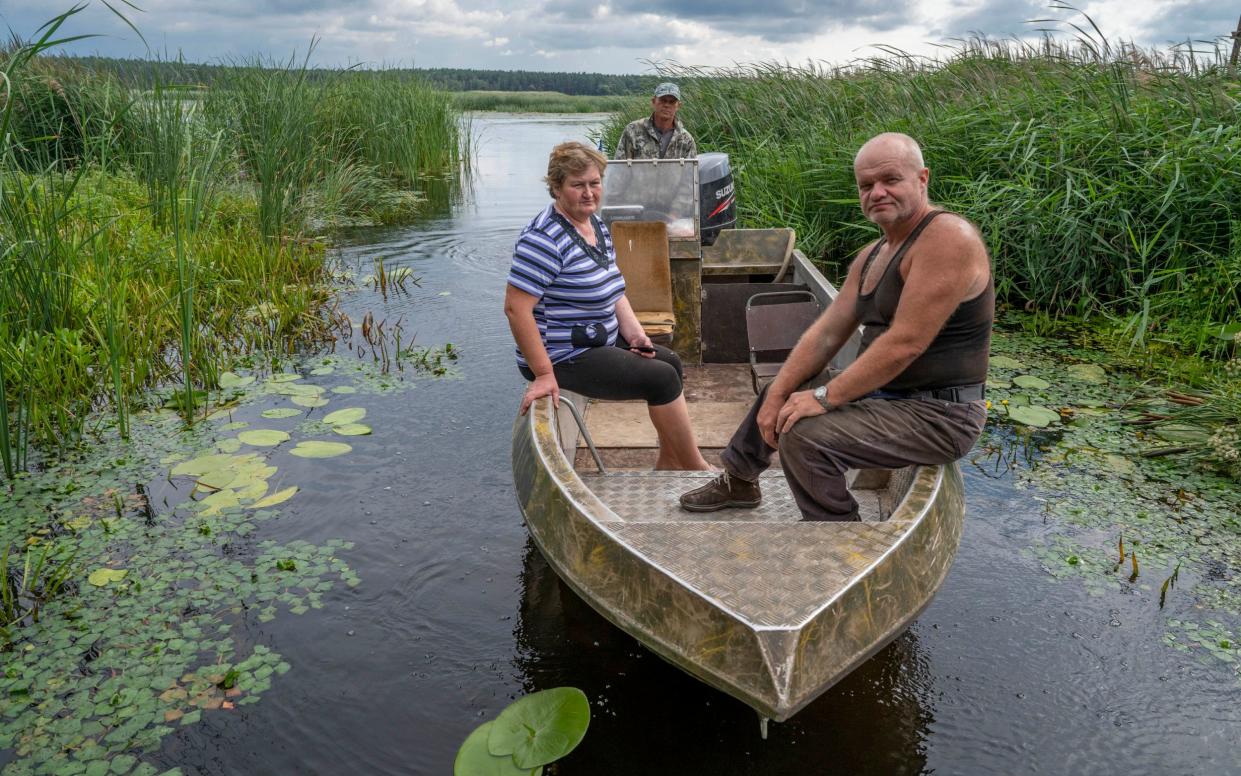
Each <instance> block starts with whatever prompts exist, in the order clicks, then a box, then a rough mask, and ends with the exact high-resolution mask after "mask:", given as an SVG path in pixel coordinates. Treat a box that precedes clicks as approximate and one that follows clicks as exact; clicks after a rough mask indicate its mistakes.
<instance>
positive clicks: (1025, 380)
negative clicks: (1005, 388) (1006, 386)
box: [1013, 375, 1051, 391]
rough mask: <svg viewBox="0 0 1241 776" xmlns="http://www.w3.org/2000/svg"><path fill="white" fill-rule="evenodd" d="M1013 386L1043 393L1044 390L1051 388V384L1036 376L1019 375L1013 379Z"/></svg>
mask: <svg viewBox="0 0 1241 776" xmlns="http://www.w3.org/2000/svg"><path fill="white" fill-rule="evenodd" d="M1013 385H1016V386H1020V387H1022V388H1028V389H1030V390H1032V391H1041V390H1042V389H1044V388H1050V387H1051V383H1049V382H1047V381H1046V380H1044V379H1043V378H1041V377H1037V376H1035V375H1017V376H1016V377H1014V378H1013Z"/></svg>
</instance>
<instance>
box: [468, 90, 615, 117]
mask: <svg viewBox="0 0 1241 776" xmlns="http://www.w3.org/2000/svg"><path fill="white" fill-rule="evenodd" d="M452 99H453V103H454V104H455V105H456V107H457V108H459V109H460V110H470V111H506V112H511V113H611V112H613V111H622V110H627V109H629V108H631V107H632V106H633V103H634V99H635V98H633V97H626V96H617V95H573V94H564V93H562V92H499V91H472V92H454V93H453V95H452Z"/></svg>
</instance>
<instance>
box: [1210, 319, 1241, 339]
mask: <svg viewBox="0 0 1241 776" xmlns="http://www.w3.org/2000/svg"><path fill="white" fill-rule="evenodd" d="M1208 331H1210V332H1211V333H1212V334H1214V335H1215V336H1216V337H1218V338H1220V339H1222V340H1228V341H1230V342H1231V341H1235V340H1236V339H1237V336H1238V335H1241V323H1226V324H1224V325H1223V326H1219V327H1214V326H1212V327H1211V328H1210V329H1208Z"/></svg>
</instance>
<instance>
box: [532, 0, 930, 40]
mask: <svg viewBox="0 0 1241 776" xmlns="http://www.w3.org/2000/svg"><path fill="white" fill-rule="evenodd" d="M610 5H611V11H612V16H613V17H619V18H624V17H626V16H635V15H638V14H654V15H658V16H663V17H667V18H675V19H680V20H685V21H694V22H702V23H706V24H710V25H712V26H718V27H720V29H721V30H723V31H726V32H728V33H730V34H733V35H756V36H758V37H761V38H765V39H767V40H769V41H772V42H785V41H793V40H804V39H807V38H811V37H814V36H815V35H816V34H818V33H820V32H823V31H824V30H827V29H830V28H833V27H842V26H847V25H858V26H865V27H870V28H871V29H873V30H876V31H883V30H889V29H893V28H895V27H899V26H901V25H903V24H905V23H906V22H907V21H908V20H909V18H910V14H911V6H912V3H911V0H893V1H892V2H891V3H885V4H883V5H882V7H881V8H879V9H877V7H876V6H877V5H878V4H876V3H873V2H868V0H769V2H763V3H756V2H754V0H709V1H708V2H702V0H614V2H612V3H611V4H610ZM597 7H598V4H597V3H595V2H589V0H549V1H548V2H547V3H546V4H545V5H544V6H543V8H544V10H545V11H546V12H548V13H552V14H557V15H559V16H561V17H563V18H582V19H588V18H590V15H591V14H592V13H593V12H594V10H595V9H596V8H597ZM609 31H610V30H609ZM648 32H649V30H648Z"/></svg>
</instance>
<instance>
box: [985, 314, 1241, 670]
mask: <svg viewBox="0 0 1241 776" xmlns="http://www.w3.org/2000/svg"><path fill="white" fill-rule="evenodd" d="M993 348H994V351H995V352H996V353H997V355H996V356H993V358H992V378H991V381H989V384H991V383H999V384H1001V387H998V388H997V387H994V386H992V387H991V388H990V390H989V398H990V399H991V401H992V410H993V415H992V417H991V423H989V425H988V428H987V430H986V431H985V432H984V435H983V438H982V439H981V440H980V443H979V445H978V446H977V447H976V448H975V451H974V453H973V454H972V456H971V458H970V459H969V463H971V464H973V465H976V466H979V467H980V468H982V469H984V470H985V471H987V472H988V473H991V472H993V471H995V470H996V469H997V467H999V466H1001V465H1002V466H1004V467H1007V468H1008V469H1009V470H1011V471H1012V472H1013V475H1014V477H1015V482H1016V484H1017V486H1018V487H1020V488H1023V489H1025V490H1027V491H1028V492H1030V494H1031V496H1032V497H1037V498H1038V500H1039V502H1040V504H1041V507H1042V511H1043V512H1044V514H1045V515H1046V519H1047V521H1048V524H1049V526H1050V527H1051V528H1050V530H1049V532H1048V533H1046V534H1045V535H1043V536H1042V538H1041V539H1040V542H1039V544H1037V545H1036V546H1033V547H1030V548H1027V549H1026V550H1025V551H1024V553H1025V554H1026V555H1027V556H1028V557H1031V558H1032V559H1035V560H1036V561H1037V562H1038V563H1039V564H1040V565H1041V566H1042V567H1043V568H1044V569H1045V570H1046V571H1047V573H1048V574H1050V575H1051V576H1053V577H1055V578H1057V579H1061V580H1066V581H1067V580H1075V581H1077V582H1079V583H1081V584H1083V585H1084V586H1085V588H1086V589H1087V591H1089V592H1090V593H1091V594H1092V595H1099V596H1106V595H1115V594H1117V593H1119V592H1121V591H1127V592H1130V593H1137V594H1138V595H1139V596H1140V600H1143V601H1145V602H1147V603H1148V604H1149V605H1150V606H1151V607H1152V608H1153V609H1155V610H1156V611H1162V612H1165V613H1167V616H1168V618H1169V619H1168V620H1167V621H1166V622H1167V624H1168V632H1169V633H1172V632H1179V631H1180V630H1183V629H1184V625H1183V624H1184V623H1194V622H1197V623H1199V625H1198V629H1199V630H1202V629H1207V630H1209V629H1210V627H1211V626H1210V625H1209V624H1208V623H1210V622H1219V621H1222V620H1226V619H1230V618H1237V617H1241V590H1238V589H1237V588H1236V586H1235V583H1234V582H1233V581H1232V580H1235V579H1237V578H1238V575H1241V488H1238V487H1237V486H1236V483H1235V482H1233V481H1231V480H1229V479H1228V478H1226V477H1222V476H1220V475H1218V474H1216V473H1214V472H1212V471H1209V470H1205V469H1204V468H1202V467H1200V466H1195V465H1194V464H1193V462H1192V461H1187V460H1182V459H1177V458H1174V457H1149V456H1147V455H1144V453H1146V452H1147V451H1149V450H1150V449H1151V445H1152V437H1153V436H1154V435H1153V434H1152V433H1151V432H1149V431H1147V430H1143V428H1142V427H1138V426H1134V425H1131V424H1130V423H1129V422H1128V421H1129V420H1130V419H1131V418H1132V417H1134V415H1135V410H1134V409H1132V408H1133V407H1135V406H1137V407H1141V408H1142V409H1144V410H1146V409H1149V408H1150V407H1152V406H1158V405H1157V404H1155V402H1157V401H1158V399H1157V397H1152V396H1151V395H1150V394H1152V393H1153V391H1152V389H1151V388H1149V387H1148V386H1147V385H1146V384H1145V381H1144V380H1142V379H1141V378H1140V377H1139V376H1134V375H1131V374H1129V373H1128V372H1127V370H1125V369H1122V368H1119V367H1114V366H1113V365H1112V364H1110V363H1108V361H1107V358H1106V356H1105V355H1104V354H1103V353H1101V352H1099V351H1096V350H1092V349H1089V348H1085V347H1080V346H1075V345H1073V344H1068V343H1064V342H1058V341H1053V340H1047V339H1042V338H1037V337H1031V336H1028V335H1021V334H1016V333H1013V332H1003V331H1000V332H997V333H996V335H995V338H994V340H993ZM1023 376H1027V377H1034V378H1038V382H1036V381H1032V380H1022V381H1021V382H1018V380H1019V378H1021V377H1023ZM1021 383H1025V385H1024V386H1023V385H1022V384H1021ZM1040 383H1045V384H1046V385H1045V386H1042V385H1040ZM1023 395H1024V396H1025V397H1026V398H1028V400H1029V402H1030V403H1029V404H1025V403H1022V402H1023V399H1021V398H1017V397H1019V396H1023ZM1004 400H1007V401H1008V402H1009V403H1008V404H1007V405H1003V404H1000V403H1001V401H1004ZM1014 400H1015V401H1016V402H1017V403H1016V404H1014ZM996 405H1000V406H1002V407H1006V410H1004V411H1001V412H998V413H997V412H994V411H995V407H996ZM1035 405H1041V406H1045V407H1048V408H1049V409H1050V408H1054V411H1055V412H1056V414H1057V415H1058V416H1059V419H1058V421H1056V422H1055V423H1054V424H1052V425H1053V426H1054V428H1055V429H1056V433H1055V434H1045V433H1040V432H1039V431H1038V430H1037V429H1035V431H1034V432H1032V433H1030V432H1026V431H1023V430H1022V429H1023V426H1024V425H1034V424H1020V421H1018V417H1020V416H1017V417H1014V415H1013V410H1014V406H1016V407H1026V406H1035ZM1010 422H1012V423H1016V424H1020V425H1016V426H1015V427H1014V426H1010V425H1009V423H1010ZM1014 430H1016V432H1017V433H1016V434H1014ZM1178 571H1180V574H1179V575H1178ZM1178 577H1179V584H1170V581H1174V580H1177V579H1178ZM1178 639H1180V641H1178V643H1184V639H1185V637H1184V636H1178ZM1230 643H1231V641H1230ZM1203 649H1206V648H1205V647H1203ZM1207 651H1208V652H1210V653H1211V654H1213V655H1214V654H1215V653H1216V652H1217V651H1218V650H1207ZM1225 662H1226V661H1225Z"/></svg>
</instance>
